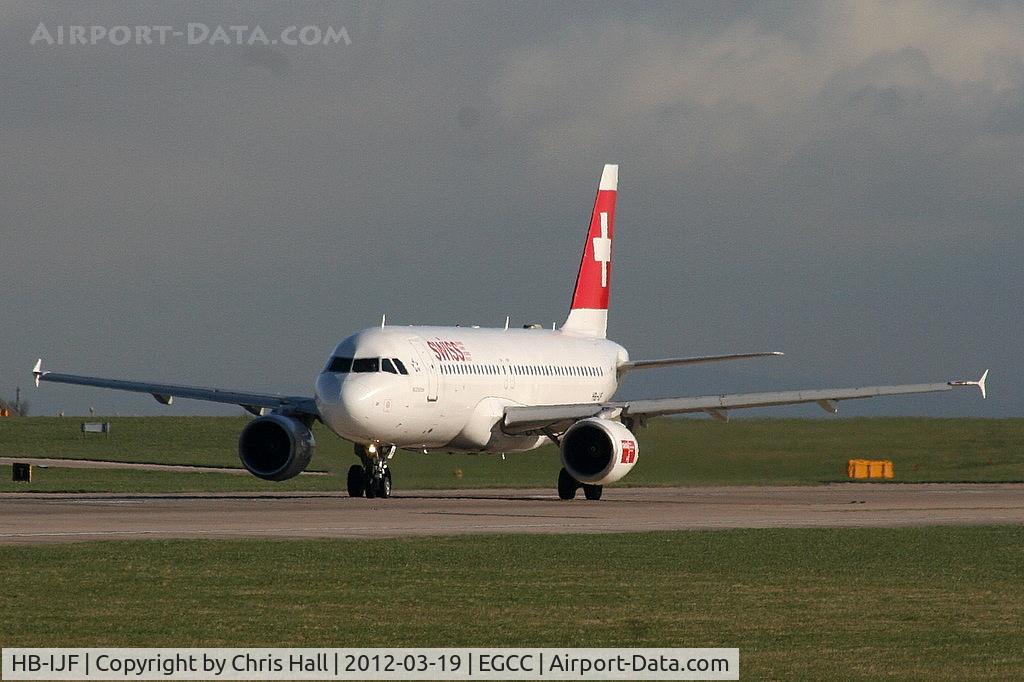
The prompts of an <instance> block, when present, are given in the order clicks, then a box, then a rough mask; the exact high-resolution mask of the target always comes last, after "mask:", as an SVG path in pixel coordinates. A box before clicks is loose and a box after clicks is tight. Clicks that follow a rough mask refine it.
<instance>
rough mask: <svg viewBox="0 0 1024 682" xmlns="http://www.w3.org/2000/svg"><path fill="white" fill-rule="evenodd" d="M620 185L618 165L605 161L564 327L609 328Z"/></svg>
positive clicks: (597, 331) (594, 331) (600, 332)
mask: <svg viewBox="0 0 1024 682" xmlns="http://www.w3.org/2000/svg"><path fill="white" fill-rule="evenodd" d="M618 188H619V167H618V166H617V165H613V164H608V165H606V166H605V167H604V172H603V173H602V174H601V184H600V186H599V187H598V190H597V199H595V200H594V212H593V213H592V214H591V216H590V229H589V230H587V241H586V242H585V243H584V245H583V258H582V259H581V260H580V269H579V273H578V274H577V275H576V290H575V291H573V294H572V306H570V310H569V317H568V318H566V320H565V324H563V325H562V329H563V330H565V331H570V332H575V333H579V334H586V335H588V336H601V337H604V336H605V334H606V332H607V329H608V292H609V291H610V290H611V284H612V239H613V237H614V234H615V197H616V195H617V194H618Z"/></svg>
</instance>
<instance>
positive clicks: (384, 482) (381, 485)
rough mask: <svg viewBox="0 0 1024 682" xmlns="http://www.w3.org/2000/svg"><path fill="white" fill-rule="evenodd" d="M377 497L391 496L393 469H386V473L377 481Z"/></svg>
mask: <svg viewBox="0 0 1024 682" xmlns="http://www.w3.org/2000/svg"><path fill="white" fill-rule="evenodd" d="M377 497H383V498H388V497H391V470H390V469H387V470H385V471H384V475H383V476H382V477H381V479H380V481H378V482H377Z"/></svg>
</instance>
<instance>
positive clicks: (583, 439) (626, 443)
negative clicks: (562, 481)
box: [562, 417, 640, 485]
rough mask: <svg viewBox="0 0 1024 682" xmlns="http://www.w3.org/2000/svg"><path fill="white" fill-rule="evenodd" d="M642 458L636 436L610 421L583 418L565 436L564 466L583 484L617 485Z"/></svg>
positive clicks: (563, 437)
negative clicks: (638, 458)
mask: <svg viewBox="0 0 1024 682" xmlns="http://www.w3.org/2000/svg"><path fill="white" fill-rule="evenodd" d="M639 455H640V446H639V444H638V443H637V442H636V436H634V435H633V433H632V432H631V431H630V430H629V429H627V428H626V427H625V426H623V425H622V424H620V423H619V422H615V421H611V420H609V419H598V418H596V417H595V418H591V419H583V420H581V421H578V422H576V423H575V424H573V425H572V426H571V427H569V430H568V431H566V432H565V434H564V435H563V436H562V466H564V467H565V470H566V471H568V472H569V475H570V476H572V477H573V478H575V479H576V480H577V481H579V482H580V483H589V484H591V485H605V484H606V483H614V482H615V481H617V480H619V479H620V478H622V477H623V476H625V475H626V474H628V473H629V471H630V469H632V468H633V465H634V464H636V460H637V457H638V456H639Z"/></svg>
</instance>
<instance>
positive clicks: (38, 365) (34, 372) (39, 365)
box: [32, 358, 43, 388]
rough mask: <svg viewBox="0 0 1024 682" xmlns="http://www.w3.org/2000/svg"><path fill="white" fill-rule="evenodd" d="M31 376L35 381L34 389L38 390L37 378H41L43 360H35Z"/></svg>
mask: <svg viewBox="0 0 1024 682" xmlns="http://www.w3.org/2000/svg"><path fill="white" fill-rule="evenodd" d="M32 376H34V377H35V379H36V388H39V377H41V376H43V359H42V358H39V359H38V360H36V366H35V367H33V368H32Z"/></svg>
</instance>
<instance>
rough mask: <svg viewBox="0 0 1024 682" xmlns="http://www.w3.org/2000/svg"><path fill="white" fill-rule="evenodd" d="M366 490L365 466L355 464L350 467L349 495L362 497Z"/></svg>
mask: <svg viewBox="0 0 1024 682" xmlns="http://www.w3.org/2000/svg"><path fill="white" fill-rule="evenodd" d="M365 492H366V474H364V473H363V467H361V466H359V465H358V464H353V465H352V466H350V467H349V468H348V496H349V497H362V496H363V494H364V493H365Z"/></svg>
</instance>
